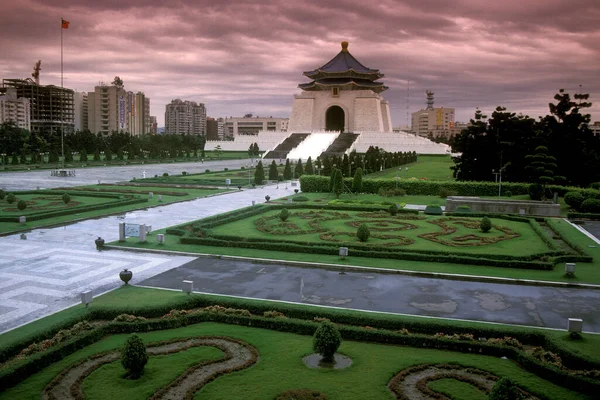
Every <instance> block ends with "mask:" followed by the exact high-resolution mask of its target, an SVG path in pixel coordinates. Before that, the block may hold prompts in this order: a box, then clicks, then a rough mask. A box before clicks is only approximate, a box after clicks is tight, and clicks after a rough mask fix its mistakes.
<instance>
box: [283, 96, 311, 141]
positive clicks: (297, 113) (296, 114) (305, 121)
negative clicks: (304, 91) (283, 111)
mask: <svg viewBox="0 0 600 400" xmlns="http://www.w3.org/2000/svg"><path fill="white" fill-rule="evenodd" d="M314 103H315V99H314V98H312V97H309V96H302V95H300V96H294V103H293V104H292V114H291V115H290V122H289V126H288V130H289V131H290V132H310V131H312V130H313V127H312V125H313V110H314Z"/></svg>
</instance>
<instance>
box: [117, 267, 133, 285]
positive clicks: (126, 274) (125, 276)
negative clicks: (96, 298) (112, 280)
mask: <svg viewBox="0 0 600 400" xmlns="http://www.w3.org/2000/svg"><path fill="white" fill-rule="evenodd" d="M119 278H121V280H122V281H123V282H125V284H126V285H127V282H129V281H130V280H131V278H133V272H131V271H129V270H128V269H127V268H125V269H124V270H123V271H121V272H119Z"/></svg>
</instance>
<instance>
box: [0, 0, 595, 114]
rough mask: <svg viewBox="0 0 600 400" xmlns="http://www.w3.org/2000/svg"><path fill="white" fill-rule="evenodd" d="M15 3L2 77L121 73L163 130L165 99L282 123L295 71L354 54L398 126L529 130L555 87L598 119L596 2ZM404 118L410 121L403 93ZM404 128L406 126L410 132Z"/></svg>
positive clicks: (105, 77) (106, 78)
mask: <svg viewBox="0 0 600 400" xmlns="http://www.w3.org/2000/svg"><path fill="white" fill-rule="evenodd" d="M161 4H162V2H161V3H159V2H155V4H154V2H152V1H150V2H148V1H139V0H132V1H129V2H127V3H126V4H121V3H119V2H117V1H108V2H102V3H97V2H94V1H87V0H86V1H78V2H75V1H72V0H70V1H68V0H46V1H43V2H37V1H33V0H25V1H22V2H11V3H8V4H6V5H3V9H4V10H3V15H4V16H5V19H4V23H3V24H2V25H0V48H1V49H2V50H3V51H2V52H3V57H2V59H0V78H27V77H30V76H31V73H32V72H33V67H34V65H35V63H36V62H37V60H42V65H41V69H42V70H41V73H40V83H41V84H43V85H48V84H53V85H60V34H61V23H60V22H61V17H62V18H64V19H65V20H68V21H69V22H70V24H69V27H68V29H65V30H64V31H63V32H62V33H63V40H64V86H65V87H67V88H70V89H74V90H77V91H85V92H88V91H93V89H94V86H96V85H98V83H99V82H101V81H102V82H106V83H110V82H111V81H112V80H113V78H114V77H115V76H116V75H118V76H120V77H121V79H123V81H124V83H125V89H126V90H132V91H142V92H144V93H145V95H146V96H147V97H148V98H150V99H151V115H155V116H157V119H158V125H159V126H164V114H165V105H166V104H168V103H170V102H171V100H173V99H182V100H191V101H196V102H201V103H204V104H206V107H207V114H208V115H210V116H212V117H229V116H242V115H244V114H247V113H253V114H254V115H260V116H267V117H268V116H273V117H289V114H290V111H291V105H292V101H293V94H297V93H300V89H298V87H297V86H298V84H300V83H307V82H309V79H307V78H306V77H304V76H302V72H303V71H307V70H311V69H314V68H317V67H319V66H321V65H323V64H324V63H326V62H327V61H329V60H330V59H331V58H333V57H334V56H335V55H336V54H337V53H338V52H339V51H340V42H341V41H343V40H347V41H349V42H350V46H349V50H350V52H351V53H352V54H353V55H354V56H355V57H356V58H357V59H358V60H359V61H361V62H362V63H363V64H365V65H366V66H367V67H370V68H377V69H380V70H381V71H382V72H383V73H384V74H385V77H384V78H383V79H382V81H383V82H384V83H385V84H386V85H387V86H389V87H390V90H388V91H385V92H383V93H382V94H383V96H384V98H385V99H386V100H388V101H389V102H390V109H391V114H392V121H393V125H394V126H403V125H405V124H406V123H407V121H410V113H412V112H414V111H417V110H419V109H421V108H425V90H426V89H429V90H431V91H433V92H435V105H434V106H435V107H442V106H443V107H453V108H455V109H456V118H455V119H456V120H457V121H463V122H466V121H468V120H469V119H470V118H472V117H473V115H474V112H475V108H476V107H479V108H480V109H481V110H482V111H484V113H486V114H488V115H489V114H490V113H491V112H492V111H493V110H494V109H495V107H496V106H504V107H507V109H508V110H509V111H512V112H516V113H523V114H527V115H529V116H531V117H534V118H537V117H538V116H539V115H546V114H548V112H549V111H548V103H549V102H551V101H553V96H554V94H556V93H557V92H558V90H559V89H561V88H564V89H565V90H567V91H568V92H569V93H570V94H571V95H573V94H575V93H577V92H578V91H579V87H580V85H581V90H582V92H583V93H589V94H590V101H591V102H592V103H593V104H594V105H593V107H592V108H591V109H589V110H586V112H589V113H591V114H592V121H595V120H600V82H599V81H598V79H597V75H598V65H599V63H600V25H599V24H598V21H600V4H598V2H597V1H595V0H582V1H580V2H578V3H577V7H571V6H570V3H569V2H568V1H566V0H548V1H545V2H543V3H539V2H535V4H529V3H528V2H518V1H514V0H507V1H504V2H502V3H498V4H495V3H494V4H489V3H487V2H480V1H475V0H463V1H444V2H443V1H439V0H406V1H391V0H383V1H380V2H378V3H377V4H376V5H370V4H355V2H353V1H350V0H335V1H331V2H327V4H326V5H325V4H324V3H321V2H316V1H312V0H311V1H298V2H294V3H293V4H292V3H288V2H282V1H275V0H273V1H260V0H259V1H253V2H248V1H244V0H240V1H229V2H227V3H226V4H213V3H212V2H206V1H186V0H182V1H179V2H177V3H168V4H166V5H161ZM408 81H410V107H409V109H408V113H409V115H408V120H407V83H408ZM409 123H410V122H409Z"/></svg>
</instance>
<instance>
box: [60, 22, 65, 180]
mask: <svg viewBox="0 0 600 400" xmlns="http://www.w3.org/2000/svg"><path fill="white" fill-rule="evenodd" d="M63 21H64V18H63V17H60V95H61V96H60V98H61V101H60V105H61V108H60V148H61V150H60V152H61V153H62V169H65V132H64V128H63V120H64V112H65V93H64V88H63V29H64V28H63Z"/></svg>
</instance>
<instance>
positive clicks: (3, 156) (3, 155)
mask: <svg viewBox="0 0 600 400" xmlns="http://www.w3.org/2000/svg"><path fill="white" fill-rule="evenodd" d="M0 156H2V165H4V164H5V162H4V158H5V157H6V153H0Z"/></svg>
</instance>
